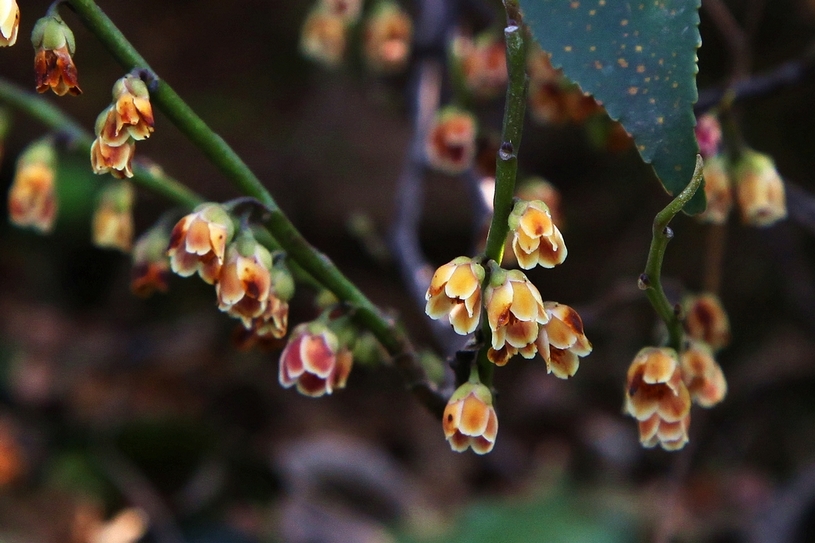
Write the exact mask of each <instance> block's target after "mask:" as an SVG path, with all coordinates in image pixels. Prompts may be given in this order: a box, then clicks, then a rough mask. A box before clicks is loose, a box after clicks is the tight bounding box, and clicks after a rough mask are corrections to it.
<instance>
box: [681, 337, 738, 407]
mask: <svg viewBox="0 0 815 543" xmlns="http://www.w3.org/2000/svg"><path fill="white" fill-rule="evenodd" d="M679 358H680V362H681V364H682V380H683V381H684V382H685V386H687V387H688V391H689V392H690V397H691V399H692V400H693V401H694V402H696V403H697V404H699V405H701V406H702V407H713V406H714V405H716V404H717V403H719V402H721V401H722V400H723V399H724V396H725V394H727V381H726V380H725V378H724V372H722V368H721V366H719V364H718V363H717V362H716V359H715V358H713V352H712V351H711V349H710V347H709V346H708V345H706V344H704V343H701V342H696V341H694V342H691V344H690V346H689V347H688V348H687V349H685V350H684V351H683V352H682V354H681V355H680V357H679Z"/></svg>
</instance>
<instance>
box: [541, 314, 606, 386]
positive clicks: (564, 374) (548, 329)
mask: <svg viewBox="0 0 815 543" xmlns="http://www.w3.org/2000/svg"><path fill="white" fill-rule="evenodd" d="M543 306H544V308H545V309H546V313H547V314H548V315H549V322H547V323H546V324H542V325H541V327H540V333H539V334H538V339H537V342H536V344H537V347H538V352H539V353H540V355H541V357H542V358H543V359H544V360H545V361H546V368H547V369H548V370H549V373H554V374H555V377H559V378H561V379H567V378H569V377H572V376H574V374H575V373H576V372H577V368H578V367H579V365H580V360H579V359H578V357H583V356H586V355H588V354H589V353H591V348H592V347H591V343H589V340H588V339H587V338H586V334H585V333H584V332H583V321H582V319H581V318H580V315H578V314H577V311H575V310H574V309H572V308H571V307H569V306H568V305H564V304H559V303H557V302H544V303H543Z"/></svg>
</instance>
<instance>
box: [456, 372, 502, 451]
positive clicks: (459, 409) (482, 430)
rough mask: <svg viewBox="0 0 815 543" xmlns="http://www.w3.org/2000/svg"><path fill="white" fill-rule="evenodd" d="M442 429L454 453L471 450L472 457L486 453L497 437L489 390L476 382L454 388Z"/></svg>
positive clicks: (496, 420)
mask: <svg viewBox="0 0 815 543" xmlns="http://www.w3.org/2000/svg"><path fill="white" fill-rule="evenodd" d="M442 425H443V428H444V436H445V437H446V438H447V441H448V442H449V443H450V448H452V449H453V450H454V451H456V452H464V451H466V450H467V449H468V448H472V449H473V452H475V453H476V454H486V453H488V452H490V451H491V450H492V448H493V446H494V445H495V438H496V436H497V435H498V417H497V416H496V415H495V408H494V407H493V406H492V394H491V393H490V389H488V388H487V387H485V386H484V385H482V384H481V383H478V382H475V383H473V382H468V383H464V384H463V385H461V386H460V387H458V389H456V391H455V392H454V393H453V395H452V396H451V397H450V400H449V401H448V402H447V407H445V408H444V415H443V419H442Z"/></svg>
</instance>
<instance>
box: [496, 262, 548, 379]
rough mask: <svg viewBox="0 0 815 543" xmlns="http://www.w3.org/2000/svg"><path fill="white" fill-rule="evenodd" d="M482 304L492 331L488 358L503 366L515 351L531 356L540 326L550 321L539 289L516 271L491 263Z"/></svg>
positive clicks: (534, 350) (525, 356) (532, 355)
mask: <svg viewBox="0 0 815 543" xmlns="http://www.w3.org/2000/svg"><path fill="white" fill-rule="evenodd" d="M491 268H492V269H491V274H490V284H489V285H488V286H487V288H486V291H485V294H484V306H485V307H486V310H487V319H488V320H489V324H490V329H491V330H492V339H491V346H492V347H491V349H490V350H489V352H488V357H489V359H490V360H491V361H492V362H494V363H495V364H496V365H498V366H503V365H504V364H506V363H507V362H508V361H509V359H510V358H511V357H512V356H514V355H515V354H517V353H520V354H521V356H523V357H524V358H532V357H534V356H535V353H536V352H537V351H538V348H537V346H536V344H535V341H536V340H537V339H538V331H539V326H540V325H541V324H546V323H547V322H549V315H548V314H547V313H546V310H545V308H544V306H543V300H542V299H541V295H540V292H538V289H537V288H536V287H535V285H533V284H532V283H531V282H530V281H529V279H527V278H526V275H524V274H523V272H521V271H519V270H510V271H506V270H502V269H501V268H499V267H498V266H497V265H495V264H494V263H491Z"/></svg>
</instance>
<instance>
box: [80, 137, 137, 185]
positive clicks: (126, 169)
mask: <svg viewBox="0 0 815 543" xmlns="http://www.w3.org/2000/svg"><path fill="white" fill-rule="evenodd" d="M135 154H136V143H135V142H133V141H127V142H126V143H124V144H122V145H118V146H113V145H108V144H107V143H105V142H104V141H102V139H101V138H96V139H95V140H93V144H91V168H92V169H93V173H95V174H97V175H102V174H105V173H110V174H111V175H112V176H113V177H115V178H117V179H124V178H125V177H128V178H130V177H133V167H132V163H133V155H135Z"/></svg>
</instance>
